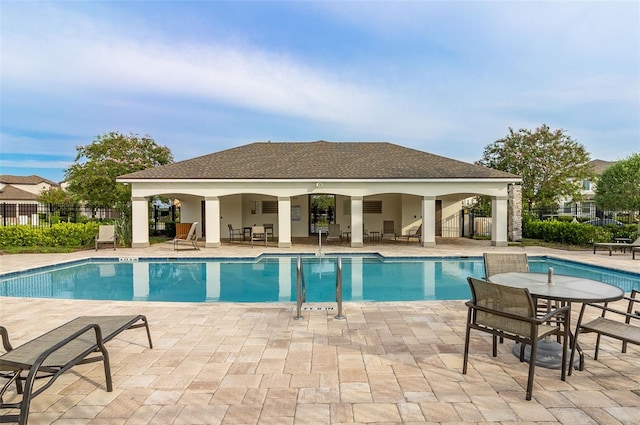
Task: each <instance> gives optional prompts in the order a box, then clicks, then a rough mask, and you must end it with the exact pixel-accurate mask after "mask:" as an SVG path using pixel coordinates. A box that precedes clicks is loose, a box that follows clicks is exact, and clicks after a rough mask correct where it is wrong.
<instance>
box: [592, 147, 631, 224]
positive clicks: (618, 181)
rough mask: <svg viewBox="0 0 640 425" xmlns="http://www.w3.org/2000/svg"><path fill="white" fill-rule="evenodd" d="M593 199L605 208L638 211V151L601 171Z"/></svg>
mask: <svg viewBox="0 0 640 425" xmlns="http://www.w3.org/2000/svg"><path fill="white" fill-rule="evenodd" d="M595 201H596V204H597V205H598V206H599V207H600V208H602V209H606V210H617V211H623V210H626V211H638V212H640V153H634V154H632V155H630V156H629V157H628V158H626V159H623V160H621V161H618V162H616V163H615V164H613V165H612V166H610V167H609V168H607V169H606V170H604V171H603V172H602V175H601V176H600V177H599V178H598V180H597V185H596V196H595ZM638 231H639V232H640V226H639V227H638Z"/></svg>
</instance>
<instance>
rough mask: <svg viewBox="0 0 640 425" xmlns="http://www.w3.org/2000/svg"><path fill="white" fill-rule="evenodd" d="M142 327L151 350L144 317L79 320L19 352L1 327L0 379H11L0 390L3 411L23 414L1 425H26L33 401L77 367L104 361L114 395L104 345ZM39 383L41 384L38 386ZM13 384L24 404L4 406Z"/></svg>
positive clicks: (108, 382)
mask: <svg viewBox="0 0 640 425" xmlns="http://www.w3.org/2000/svg"><path fill="white" fill-rule="evenodd" d="M140 327H145V328H146V330H147V339H148V340H149V348H153V344H152V342H151V333H150V332H149V324H148V322H147V318H146V317H145V316H142V315H137V316H135V315H132V316H82V317H78V318H77V319H74V320H72V321H70V322H67V323H65V324H64V325H62V326H59V327H58V328H56V329H53V330H52V331H49V332H47V333H45V334H43V335H41V336H39V337H37V338H35V339H32V340H31V341H29V342H27V343H25V344H23V345H21V346H19V347H17V348H13V347H12V346H11V343H10V342H9V335H8V332H7V330H6V328H4V327H2V326H0V336H1V337H2V344H3V346H4V349H5V350H6V353H4V354H3V355H1V356H0V373H1V375H0V376H2V377H3V378H6V379H8V381H7V382H6V383H5V384H4V386H3V387H2V389H1V390H0V409H19V410H20V413H19V414H17V415H16V414H13V415H3V416H0V419H1V422H6V421H9V422H18V423H19V424H21V425H22V424H26V423H27V420H28V417H29V406H30V404H31V400H32V399H33V398H34V397H36V396H38V395H39V394H41V393H42V392H44V391H45V390H46V389H47V388H49V387H50V386H51V385H52V384H53V382H54V381H55V380H56V379H57V378H58V377H59V376H60V375H62V374H63V373H64V372H66V371H67V370H69V369H71V368H72V367H73V366H75V365H79V364H84V363H92V362H99V361H101V362H102V363H103V365H104V375H105V381H106V387H107V391H108V392H111V391H113V383H112V380H111V368H110V365H109V354H108V352H107V349H106V348H105V346H104V344H105V343H106V342H108V341H110V340H111V339H113V338H114V337H115V336H117V335H118V334H120V333H121V332H123V331H125V330H127V329H134V328H140ZM24 374H26V376H24ZM40 380H42V381H40ZM36 381H39V382H42V383H41V384H40V383H39V384H38V385H36ZM12 383H15V384H16V388H17V391H18V393H19V394H22V400H20V401H19V402H12V403H5V402H4V401H3V396H4V394H5V393H6V391H7V390H8V389H9V388H10V386H11V384H12Z"/></svg>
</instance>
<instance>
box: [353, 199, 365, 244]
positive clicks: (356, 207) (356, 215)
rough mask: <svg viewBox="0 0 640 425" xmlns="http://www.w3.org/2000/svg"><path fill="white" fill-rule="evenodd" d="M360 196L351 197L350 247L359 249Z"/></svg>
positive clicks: (360, 231)
mask: <svg viewBox="0 0 640 425" xmlns="http://www.w3.org/2000/svg"><path fill="white" fill-rule="evenodd" d="M362 223H364V220H363V218H362V196H352V197H351V246H352V247H355V248H360V247H362V246H364V244H363V243H362Z"/></svg>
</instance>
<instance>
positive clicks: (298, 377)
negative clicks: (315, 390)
mask: <svg viewBox="0 0 640 425" xmlns="http://www.w3.org/2000/svg"><path fill="white" fill-rule="evenodd" d="M319 383H320V375H319V374H317V373H295V374H292V375H291V381H290V383H289V386H290V387H291V388H303V387H317V386H318V385H319Z"/></svg>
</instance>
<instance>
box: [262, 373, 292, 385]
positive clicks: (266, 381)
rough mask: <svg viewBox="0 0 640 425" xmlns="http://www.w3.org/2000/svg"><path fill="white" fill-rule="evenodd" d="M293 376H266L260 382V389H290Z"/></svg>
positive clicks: (277, 374) (278, 374)
mask: <svg viewBox="0 0 640 425" xmlns="http://www.w3.org/2000/svg"><path fill="white" fill-rule="evenodd" d="M290 383H291V375H289V374H286V373H276V374H265V375H263V377H262V381H261V382H260V388H267V389H269V388H289V384H290Z"/></svg>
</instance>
